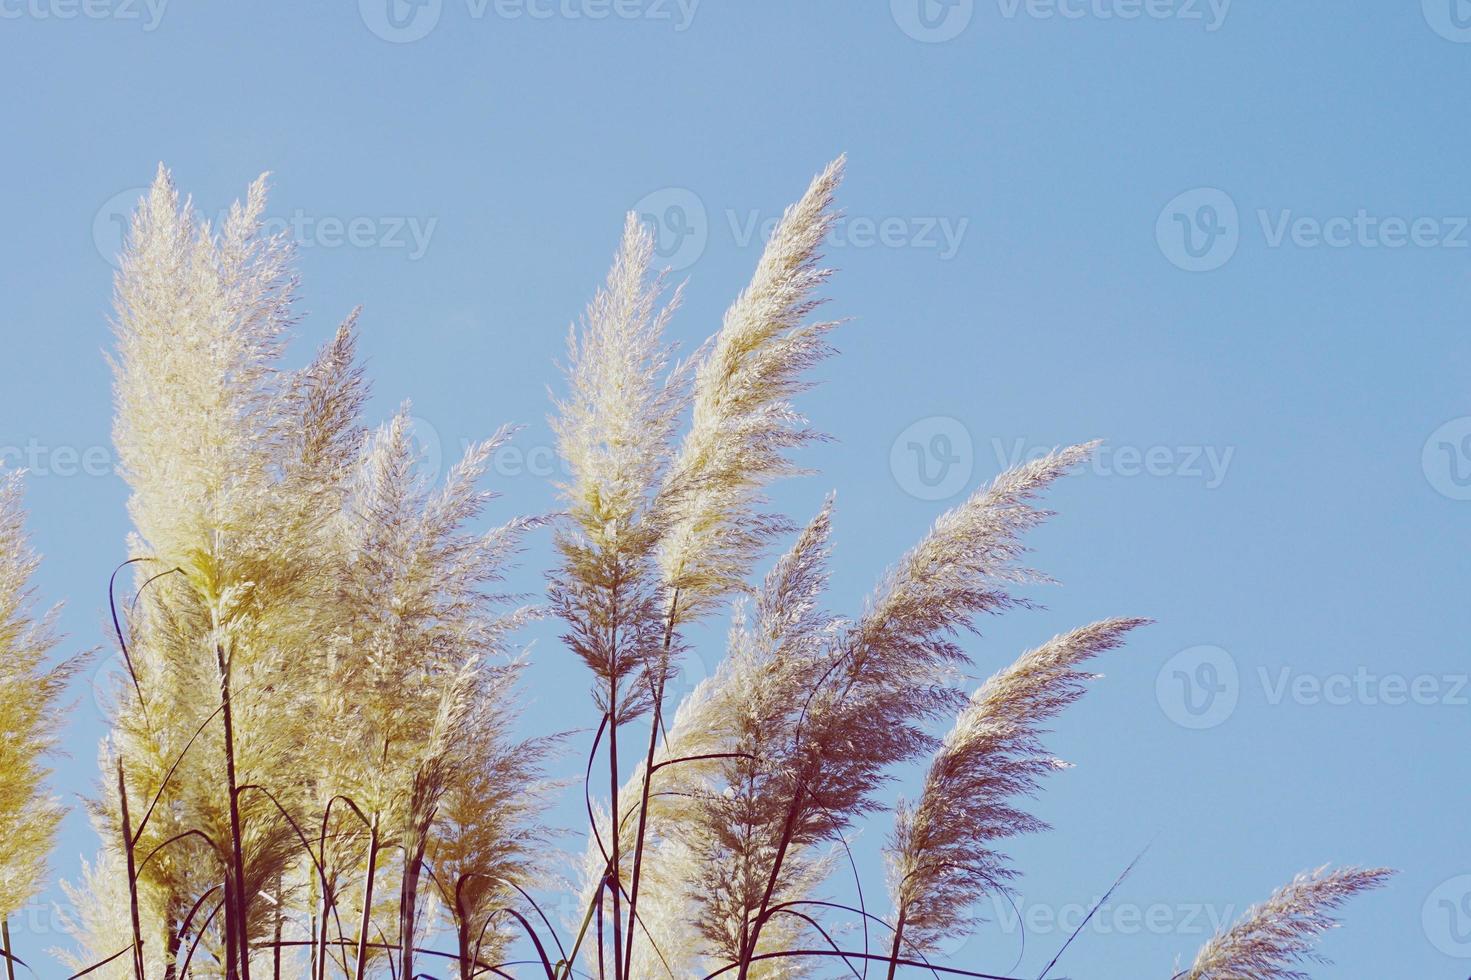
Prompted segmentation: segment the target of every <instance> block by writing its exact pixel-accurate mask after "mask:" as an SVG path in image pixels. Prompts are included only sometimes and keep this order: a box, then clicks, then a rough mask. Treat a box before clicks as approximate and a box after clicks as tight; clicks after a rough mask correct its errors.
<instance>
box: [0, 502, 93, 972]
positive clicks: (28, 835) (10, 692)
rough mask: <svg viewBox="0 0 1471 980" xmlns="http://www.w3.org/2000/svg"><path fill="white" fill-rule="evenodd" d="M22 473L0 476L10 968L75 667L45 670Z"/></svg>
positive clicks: (35, 867) (38, 870) (46, 816)
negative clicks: (14, 927) (13, 934)
mask: <svg viewBox="0 0 1471 980" xmlns="http://www.w3.org/2000/svg"><path fill="white" fill-rule="evenodd" d="M39 565H40V558H39V556H37V555H36V553H35V552H34V551H33V550H32V549H31V544H30V541H29V539H28V538H27V537H26V532H25V511H24V509H23V507H22V505H21V474H20V473H0V826H3V827H4V828H5V832H4V833H3V834H0V933H3V935H0V940H3V942H0V945H3V947H4V948H3V950H0V956H3V957H4V958H5V961H6V967H7V970H9V969H10V962H11V961H10V957H11V956H12V955H13V954H14V952H15V951H14V950H13V949H11V948H10V926H9V918H10V916H12V915H14V914H15V912H16V911H17V910H19V909H20V908H21V906H23V905H24V904H25V903H26V902H28V901H30V899H31V897H32V896H34V895H35V894H36V892H38V891H39V890H40V889H41V885H42V883H43V880H44V878H45V876H46V856H47V854H48V853H49V852H50V850H51V845H52V840H53V838H54V836H55V833H56V825H57V823H58V822H59V821H60V820H61V817H62V814H63V813H64V812H65V811H64V809H63V808H62V806H61V804H60V803H59V802H58V801H57V800H56V799H54V798H53V797H51V796H50V795H49V794H48V793H47V792H46V788H45V785H44V783H45V780H46V777H47V776H48V775H50V770H49V769H47V768H46V765H45V763H44V759H45V757H46V755H48V754H49V753H51V752H53V751H54V750H55V748H56V729H57V727H58V725H59V724H60V722H61V718H60V706H59V704H58V702H59V700H60V698H61V695H62V693H63V691H64V689H65V687H66V683H67V680H68V679H69V678H70V677H71V676H72V675H73V674H75V673H76V671H77V670H78V668H79V667H80V665H81V661H80V660H78V659H76V658H72V659H70V660H66V661H63V662H62V663H61V664H59V665H56V666H52V667H50V668H48V667H47V666H46V657H47V654H49V653H50V651H51V649H52V648H53V647H54V646H55V644H56V634H55V630H54V623H55V610H52V611H50V612H43V613H39V614H38V613H37V611H36V609H35V601H34V592H33V590H32V587H31V578H32V577H33V576H34V575H35V572H36V569H37V568H38V567H39Z"/></svg>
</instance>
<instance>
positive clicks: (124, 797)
mask: <svg viewBox="0 0 1471 980" xmlns="http://www.w3.org/2000/svg"><path fill="white" fill-rule="evenodd" d="M117 795H118V802H119V805H120V806H121V808H122V820H123V826H122V832H123V847H124V850H125V852H126V857H127V862H128V913H129V918H130V924H131V926H132V928H133V977H134V980H143V929H142V925H141V920H140V918H139V914H138V867H137V863H136V862H137V855H136V854H135V853H134V850H133V823H132V819H131V817H130V816H129V814H128V783H127V780H126V779H124V778H123V760H122V758H121V757H119V758H118V760H117ZM151 856H152V855H150V857H151ZM5 945H6V947H7V948H9V946H10V943H9V941H8V940H7V942H6V944H5ZM6 963H7V964H8V963H9V961H8V960H7V961H6ZM11 980H14V978H11Z"/></svg>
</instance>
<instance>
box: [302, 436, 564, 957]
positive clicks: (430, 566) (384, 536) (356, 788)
mask: <svg viewBox="0 0 1471 980" xmlns="http://www.w3.org/2000/svg"><path fill="white" fill-rule="evenodd" d="M508 435H509V433H508V432H505V431H503V432H502V433H501V434H500V435H498V436H497V437H496V438H494V439H492V440H490V441H487V442H484V443H480V444H478V445H474V446H471V447H470V448H469V450H468V451H467V453H466V455H465V458H464V459H463V460H462V461H461V462H460V463H459V464H457V465H456V466H455V467H454V468H452V469H451V471H450V472H449V474H448V475H447V476H446V478H445V482H444V485H443V486H441V487H439V488H438V489H431V488H430V487H428V486H426V485H425V483H424V481H423V479H422V478H421V477H420V476H419V475H418V474H417V472H416V467H415V463H416V451H415V449H414V446H413V443H412V439H411V438H410V433H409V419H408V415H407V410H406V409H405V410H404V411H403V412H400V413H399V415H398V416H397V417H396V418H395V419H394V420H393V421H392V422H391V423H390V424H389V425H387V426H385V427H384V428H383V429H381V430H380V431H379V432H378V434H377V435H376V436H375V437H374V439H373V441H372V444H371V447H370V448H369V450H368V451H367V452H366V453H365V455H364V457H363V460H362V463H361V466H360V470H359V473H358V475H357V478H356V480H355V482H354V485H353V489H352V494H351V498H350V501H349V504H348V513H347V516H346V517H345V519H344V521H343V523H342V526H341V533H342V542H341V545H340V547H341V549H342V552H343V554H344V556H345V557H344V562H343V570H344V577H343V579H342V582H341V585H340V590H341V592H340V595H339V599H338V601H339V602H340V604H341V608H342V610H343V612H344V616H345V623H346V629H347V632H346V633H345V634H344V635H343V636H341V637H339V638H338V642H337V643H336V644H334V646H333V650H332V654H331V656H332V658H333V664H332V668H333V673H332V675H331V676H330V678H329V680H328V683H327V685H326V688H325V689H326V691H327V692H328V694H329V698H328V700H327V703H326V704H325V705H324V706H323V708H322V709H320V710H322V712H323V714H324V716H325V717H326V718H328V719H334V721H333V722H332V724H331V726H330V727H329V728H328V729H327V733H328V735H329V738H330V741H331V745H332V749H333V752H332V755H333V756H334V757H335V759H329V758H327V757H326V756H324V757H323V758H322V764H323V765H324V766H326V767H327V769H326V771H325V772H324V774H323V775H322V777H321V779H320V782H319V786H318V789H317V793H318V797H319V798H318V799H317V800H316V802H315V808H316V810H317V812H318V813H322V812H325V810H326V808H327V807H328V805H329V804H330V802H331V800H333V799H334V798H337V797H344V798H346V799H347V800H349V801H351V802H352V803H353V805H355V806H356V808H357V810H358V811H359V812H360V814H361V815H362V818H363V819H365V820H366V821H367V823H368V824H369V828H368V829H369V833H370V838H371V839H370V840H368V842H367V843H368V846H370V847H372V848H373V849H374V856H376V850H377V848H378V847H379V845H380V843H381V842H382V841H385V840H391V841H393V843H394V847H395V848H396V849H397V850H398V851H399V852H400V853H401V855H402V862H401V867H402V868H403V877H402V881H401V888H400V899H399V909H398V914H399V935H400V938H402V939H404V940H405V941H404V942H403V946H404V949H403V950H402V951H401V954H400V957H399V959H400V970H401V975H404V976H412V975H413V974H412V949H411V947H412V942H411V941H408V940H409V939H411V937H412V936H413V935H414V934H415V930H416V928H417V925H418V923H419V921H420V919H419V908H418V903H419V879H420V876H421V874H422V869H423V863H424V856H425V853H426V852H427V849H428V848H429V846H430V844H431V839H432V833H431V832H432V830H433V828H434V826H435V820H436V819H437V817H438V815H439V813H440V811H441V807H442V804H443V803H444V801H445V800H446V798H447V796H448V795H449V794H452V793H453V792H454V791H455V787H456V785H457V780H460V779H465V778H469V777H470V775H471V773H472V771H473V767H475V766H482V765H485V764H486V760H484V759H478V758H476V756H475V752H476V750H477V749H484V748H486V744H485V743H484V742H483V741H481V742H477V741H476V738H475V733H476V727H475V726H476V723H477V721H479V722H480V723H481V724H482V725H483V724H486V722H485V716H486V714H487V713H489V714H490V715H491V716H494V715H495V714H496V713H498V712H502V713H503V712H505V711H506V710H507V702H508V700H509V697H510V693H511V684H510V681H511V679H512V678H513V676H514V674H515V672H516V671H515V669H514V668H513V667H512V666H510V665H505V664H500V665H498V664H496V663H495V662H494V661H495V659H496V658H498V657H500V656H502V655H503V654H504V653H505V651H506V645H507V638H508V634H509V633H510V632H511V631H513V630H514V629H516V628H518V627H519V626H521V625H522V624H523V623H524V622H525V621H526V620H527V618H528V616H529V615H530V614H529V612H528V611H527V610H525V609H522V608H519V607H511V608H509V610H507V609H506V608H505V607H506V606H507V604H508V603H510V602H511V601H512V597H509V596H504V595H500V594H497V593H494V592H492V591H491V586H492V585H493V584H494V583H496V582H499V581H500V580H501V579H502V578H503V576H504V572H505V569H506V566H507V564H508V562H509V561H510V559H511V557H512V556H513V555H514V554H515V552H516V550H517V549H518V547H519V544H520V540H521V538H522V535H523V534H524V533H525V532H526V531H527V530H528V529H530V528H532V527H534V526H536V524H537V522H536V521H534V520H515V521H512V522H511V523H509V524H507V525H505V526H503V527H499V528H496V529H494V530H492V531H489V532H485V533H474V532H470V531H468V530H466V525H467V524H469V523H470V522H472V521H474V520H475V519H477V518H478V517H479V516H480V514H481V513H482V512H483V510H484V508H485V506H486V504H487V503H488V502H489V501H490V500H491V499H492V497H493V494H491V493H490V492H488V491H482V490H477V489H476V485H477V483H478V482H479V481H480V479H481V478H482V476H483V475H484V472H485V468H486V465H487V463H488V460H489V459H490V457H491V454H492V453H493V452H494V451H495V449H496V448H497V447H498V446H499V445H501V444H502V443H503V442H504V440H505V439H506V438H507V437H508ZM491 732H492V733H493V732H494V729H492V730H491ZM485 734H486V733H484V732H482V735H485ZM512 774H513V773H512ZM513 789H514V787H511V786H507V787H503V790H504V791H506V792H511V791H513ZM356 819H359V818H355V817H354V816H353V815H351V814H344V815H343V817H342V820H343V821H344V823H345V824H346V823H351V822H353V821H354V820H356ZM373 873H374V869H373V862H372V860H369V861H368V869H367V872H366V874H367V878H366V883H367V884H366V885H365V887H364V888H363V893H364V908H365V910H366V909H369V908H370V906H371V901H372V896H371V891H372V887H371V882H372V880H373ZM369 924H370V923H369V921H368V914H367V912H365V914H364V918H363V920H362V926H363V927H364V928H363V929H360V932H359V935H360V938H361V937H364V936H366V935H367V934H368V932H367V929H366V927H368V926H369ZM320 925H321V926H322V928H324V929H325V923H322V924H320ZM323 945H324V946H325V944H323ZM366 952H367V950H366V949H364V948H362V947H361V946H360V948H359V956H360V957H362V956H363V955H365V954H366ZM360 964H361V959H360Z"/></svg>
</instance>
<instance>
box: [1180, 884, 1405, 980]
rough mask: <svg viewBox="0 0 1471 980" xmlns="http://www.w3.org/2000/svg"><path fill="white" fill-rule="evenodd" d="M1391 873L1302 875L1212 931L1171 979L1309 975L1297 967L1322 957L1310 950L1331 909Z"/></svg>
mask: <svg viewBox="0 0 1471 980" xmlns="http://www.w3.org/2000/svg"><path fill="white" fill-rule="evenodd" d="M1393 874H1394V872H1393V871H1391V870H1389V869H1388V868H1337V869H1334V870H1332V871H1330V870H1329V869H1328V868H1326V867H1323V868H1319V869H1318V870H1316V871H1311V872H1306V873H1304V874H1300V875H1298V876H1297V877H1296V878H1293V879H1292V881H1290V882H1288V883H1287V884H1285V885H1283V886H1282V887H1281V888H1279V889H1277V890H1276V891H1275V892H1273V893H1272V897H1271V898H1268V899H1267V900H1266V901H1265V902H1263V903H1261V904H1260V905H1254V906H1252V907H1251V908H1250V909H1248V910H1247V912H1246V915H1244V916H1242V918H1241V921H1240V922H1237V923H1236V924H1235V925H1233V926H1231V927H1230V928H1229V929H1226V930H1225V931H1224V932H1221V933H1219V934H1217V935H1215V936H1213V937H1212V938H1211V940H1210V942H1208V943H1206V944H1205V945H1204V946H1202V947H1201V949H1200V953H1199V954H1198V955H1197V956H1196V957H1195V963H1194V964H1192V965H1191V967H1190V969H1189V970H1186V971H1184V972H1183V973H1177V974H1175V976H1174V977H1173V978H1172V980H1307V977H1308V974H1307V973H1305V972H1303V971H1302V970H1298V969H1296V968H1295V967H1296V965H1298V964H1301V963H1303V962H1304V961H1317V962H1320V963H1321V962H1326V961H1325V960H1323V959H1322V958H1321V957H1319V956H1318V955H1317V954H1316V953H1315V952H1314V949H1315V948H1316V946H1317V944H1318V939H1319V938H1320V937H1321V936H1322V934H1323V933H1325V932H1327V931H1328V930H1330V929H1334V928H1336V927H1337V926H1338V920H1337V919H1335V918H1334V917H1333V915H1332V913H1333V912H1334V911H1335V910H1336V909H1337V908H1338V907H1339V906H1340V905H1342V904H1343V903H1344V902H1346V901H1348V900H1349V899H1350V898H1353V897H1354V896H1355V895H1357V894H1359V893H1360V892H1362V891H1367V890H1369V889H1371V888H1379V887H1382V886H1383V885H1384V884H1385V883H1386V882H1388V881H1389V878H1390V876H1391V875H1393Z"/></svg>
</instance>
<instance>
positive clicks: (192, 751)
mask: <svg viewBox="0 0 1471 980" xmlns="http://www.w3.org/2000/svg"><path fill="white" fill-rule="evenodd" d="M264 206H265V185H264V179H262V180H259V181H257V182H255V183H254V184H252V185H251V188H250V191H249V193H248V195H247V197H246V200H245V202H244V203H243V204H236V205H235V206H234V207H233V208H232V209H231V211H230V213H229V215H228V216H227V217H226V219H225V220H224V222H223V224H222V226H221V228H220V229H219V230H218V233H216V232H215V231H214V230H212V229H211V228H210V227H209V226H208V225H207V224H205V223H202V222H200V221H199V220H198V218H197V216H196V215H195V213H194V211H193V209H192V207H191V206H190V205H189V204H188V203H187V202H184V203H183V204H181V203H180V201H179V197H178V194H177V192H176V191H175V190H174V187H173V184H172V182H171V180H170V178H169V176H168V174H167V172H166V171H164V170H163V169H162V168H160V171H159V174H158V177H157V179H156V180H155V182H154V185H153V187H152V189H151V190H150V192H149V194H148V196H147V198H146V199H145V201H144V202H143V203H142V205H141V206H140V208H139V211H138V213H137V214H136V215H135V217H134V221H133V225H132V229H131V234H130V236H129V240H128V244H127V248H126V250H125V253H124V255H123V257H122V263H121V271H120V273H119V274H118V277H117V283H116V293H117V313H116V317H115V321H114V326H115V333H116V340H117V352H116V356H115V359H114V360H113V369H114V376H115V381H114V395H115V401H116V407H117V416H116V421H115V424H114V438H115V441H116V443H117V447H118V453H119V459H120V462H121V464H122V468H123V472H124V475H125V477H126V479H127V481H128V483H129V486H130V488H131V490H132V495H131V497H130V500H129V511H130V513H131V514H132V516H133V521H134V525H135V528H136V532H137V533H136V535H135V537H134V539H133V544H132V551H133V556H134V558H135V559H137V560H139V564H138V579H137V581H138V585H139V590H140V592H141V593H143V596H142V599H141V602H140V603H139V607H140V608H139V609H138V610H137V612H136V613H135V615H134V616H133V617H132V621H131V622H129V623H128V632H129V633H130V634H131V635H130V636H129V637H127V638H126V639H125V642H126V641H131V646H132V650H131V651H130V652H129V658H130V672H131V673H132V674H133V676H134V680H135V686H134V689H133V690H132V691H131V692H129V691H128V689H127V688H124V690H123V696H122V698H121V699H120V703H119V705H118V709H117V718H116V720H115V723H114V741H115V745H116V750H117V753H118V757H119V762H120V763H121V765H122V766H123V768H124V770H125V772H126V779H125V780H123V782H122V784H121V785H123V786H125V787H127V792H128V795H129V797H132V798H133V800H134V802H136V803H143V804H151V801H152V800H153V799H155V798H157V799H159V800H160V804H161V805H160V806H158V807H156V808H155V807H152V806H151V805H150V806H148V807H147V808H146V810H147V812H150V813H152V814H153V815H155V816H156V817H157V819H156V820H155V819H148V820H146V821H145V822H146V823H147V826H146V827H145V828H139V829H138V840H137V846H138V848H139V849H140V850H141V851H142V854H143V855H146V854H150V853H153V850H154V849H155V848H158V847H162V848H165V853H163V854H161V855H159V856H158V859H157V860H152V861H149V862H148V863H147V867H146V868H145V869H144V874H145V875H146V876H147V878H148V879H149V882H148V884H149V885H150V886H157V887H162V888H164V889H165V890H166V891H169V892H170V893H171V894H170V895H169V897H168V898H167V899H165V900H164V902H163V903H162V904H163V908H164V909H165V912H164V920H165V921H163V922H160V923H156V924H155V925H154V926H152V927H150V928H149V929H148V930H147V932H148V933H150V934H151V935H156V934H159V933H162V935H163V936H164V937H165V940H164V941H165V942H166V943H171V944H172V943H174V942H175V938H174V937H176V932H175V929H176V927H177V926H178V925H179V924H180V923H179V922H178V921H177V920H176V919H175V916H176V915H184V914H186V910H187V909H188V908H189V907H190V906H191V905H192V904H193V903H194V901H196V899H197V898H198V897H199V896H200V895H201V894H204V893H205V892H206V891H207V890H208V889H210V888H212V887H214V885H216V884H219V883H221V882H222V883H223V886H224V887H223V895H224V899H225V902H224V911H223V913H222V914H221V916H219V917H218V919H217V920H216V921H217V923H218V925H217V926H216V928H221V927H222V928H223V931H224V933H225V934H226V936H225V942H224V948H225V952H226V959H227V963H226V973H227V974H228V975H229V976H231V977H233V976H235V975H236V974H237V973H238V974H241V975H248V973H249V969H250V963H249V952H248V951H249V948H250V943H251V940H252V938H253V937H256V936H259V935H261V934H262V932H263V931H264V929H265V927H266V924H267V921H266V920H267V918H268V917H269V915H270V909H269V908H268V904H269V903H267V902H265V901H264V900H263V899H262V895H263V894H269V893H270V892H271V891H274V890H275V888H274V883H276V882H278V881H280V880H281V878H282V876H283V875H284V874H285V873H286V871H287V870H288V868H289V867H290V865H291V864H292V863H293V862H294V861H295V860H296V859H297V851H296V849H297V847H298V842H297V840H296V838H295V835H294V833H293V831H292V828H291V827H290V825H289V823H288V822H287V821H285V820H284V819H283V817H282V813H281V810H280V806H282V805H284V806H286V807H288V808H290V807H291V806H292V805H293V800H292V799H291V797H292V790H293V789H294V788H295V787H296V786H297V785H298V783H299V781H298V780H295V779H293V778H291V777H290V776H289V774H290V773H293V772H295V771H296V770H297V768H298V763H299V761H300V747H301V744H302V740H301V738H300V734H301V733H300V731H299V730H298V729H297V728H296V727H294V725H293V724H292V722H293V720H294V719H298V718H300V717H302V716H303V714H304V713H305V705H304V703H303V691H302V690H301V688H300V685H297V684H294V683H292V680H293V674H294V671H295V669H296V667H297V664H298V661H299V660H300V659H301V652H302V651H305V650H311V649H314V648H315V646H316V642H317V639H318V637H319V636H320V635H321V633H322V632H323V630H324V626H326V625H327V624H328V623H329V622H330V616H329V615H328V614H327V612H326V611H325V608H326V607H327V605H328V604H329V600H330V588H329V586H330V582H331V576H330V575H329V574H327V572H328V571H329V570H330V568H331V567H332V565H333V563H334V561H335V556H334V555H333V554H332V553H331V549H330V543H331V542H330V535H329V534H328V533H327V528H328V527H329V526H330V523H331V520H332V517H333V515H334V513H335V510H336V506H337V503H336V502H337V501H338V500H339V499H340V489H339V487H338V486H337V485H336V484H340V482H341V480H340V477H341V472H342V471H343V469H344V466H345V462H346V459H347V453H346V452H345V447H346V445H347V444H348V440H349V436H350V433H351V430H352V428H353V426H354V425H355V424H356V423H355V417H356V413H357V411H358V407H359V405H360V403H361V397H362V394H361V390H360V385H359V383H358V380H357V377H356V374H355V369H354V368H353V367H352V366H351V357H352V327H351V322H349V323H348V324H347V325H345V326H344V328H343V329H342V330H341V331H339V334H338V336H337V338H336V339H335V340H334V342H333V344H332V345H330V346H329V349H328V351H326V352H325V353H324V354H323V355H322V356H321V357H320V358H319V359H318V361H317V362H316V363H315V364H314V365H313V366H312V367H310V368H308V369H307V371H305V372H301V373H297V374H291V373H288V372H284V371H282V370H280V368H279V367H278V360H279V357H280V355H281V353H282V346H283V343H284V338H285V335H286V333H287V331H288V330H289V328H290V327H291V326H292V324H293V322H294V317H293V314H292V310H291V298H292V291H293V288H294V284H295V280H294V276H293V274H292V272H291V269H290V260H291V255H292V250H291V248H290V246H289V244H288V243H287V242H286V241H285V240H284V239H283V238H281V237H280V236H276V237H265V236H264V234H263V231H262V222H261V216H262V212H263V209H264ZM334 472H335V476H334V475H333V474H334ZM160 576H161V577H160ZM209 690H216V691H218V692H219V697H218V698H217V699H215V700H213V703H211V699H208V698H200V697H199V692H201V691H209ZM216 715H218V717H215V716H216ZM221 749H223V766H222V765H221ZM256 787H260V788H256ZM273 796H274V797H275V799H273V798H272V797H273ZM120 803H121V800H119V799H113V800H106V801H105V803H104V805H106V806H108V807H110V808H113V810H114V813H116V812H117V810H116V806H117V805H118V804H120ZM145 831H146V832H145ZM180 835H183V836H180ZM109 836H114V835H109ZM114 839H116V838H115V836H114ZM139 860H140V861H141V860H143V857H142V856H141V855H140V857H139ZM149 941H150V940H149V939H145V946H146V945H147V944H148V942H149Z"/></svg>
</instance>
